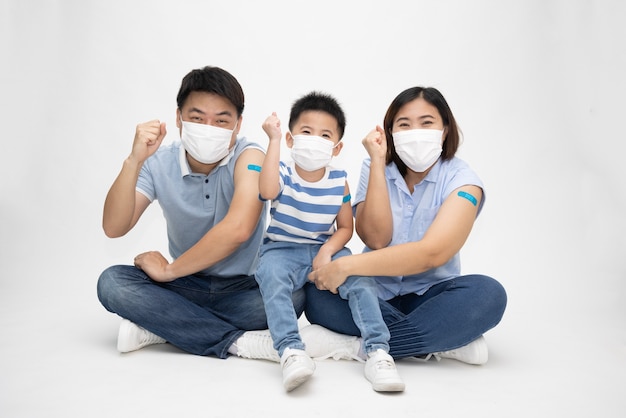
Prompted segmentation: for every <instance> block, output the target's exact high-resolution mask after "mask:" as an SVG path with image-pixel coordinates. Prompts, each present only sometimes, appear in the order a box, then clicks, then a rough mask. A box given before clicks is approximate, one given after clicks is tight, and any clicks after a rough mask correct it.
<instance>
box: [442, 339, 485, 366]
mask: <svg viewBox="0 0 626 418" xmlns="http://www.w3.org/2000/svg"><path fill="white" fill-rule="evenodd" d="M433 356H435V357H441V358H450V359H454V360H458V361H462V362H463V363H468V364H485V363H487V360H488V358H489V350H488V349H487V341H485V337H483V336H482V335H481V336H480V337H478V338H477V339H475V340H474V341H472V342H471V343H469V344H467V345H464V346H463V347H459V348H455V349H454V350H449V351H442V352H440V353H433Z"/></svg>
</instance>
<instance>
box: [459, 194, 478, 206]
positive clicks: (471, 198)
mask: <svg viewBox="0 0 626 418" xmlns="http://www.w3.org/2000/svg"><path fill="white" fill-rule="evenodd" d="M457 196H460V197H464V198H466V199H467V200H469V201H470V202H472V204H473V205H474V206H476V204H477V203H478V201H477V200H476V198H475V197H474V196H472V195H471V194H469V193H467V192H464V191H462V190H461V191H460V192H458V193H457Z"/></svg>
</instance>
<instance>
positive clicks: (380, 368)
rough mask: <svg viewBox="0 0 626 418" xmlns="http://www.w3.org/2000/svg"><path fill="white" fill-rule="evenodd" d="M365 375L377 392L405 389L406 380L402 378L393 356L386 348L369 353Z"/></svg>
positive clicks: (401, 390)
mask: <svg viewBox="0 0 626 418" xmlns="http://www.w3.org/2000/svg"><path fill="white" fill-rule="evenodd" d="M365 377H366V378H367V380H369V381H370V382H371V383H372V388H373V389H374V390H375V391H376V392H403V391H404V382H403V381H402V379H400V375H399V374H398V370H397V369H396V364H395V363H394V361H393V357H391V356H390V355H389V354H388V353H387V352H385V351H384V350H381V349H378V350H376V351H374V352H372V353H369V354H368V358H367V361H366V362H365Z"/></svg>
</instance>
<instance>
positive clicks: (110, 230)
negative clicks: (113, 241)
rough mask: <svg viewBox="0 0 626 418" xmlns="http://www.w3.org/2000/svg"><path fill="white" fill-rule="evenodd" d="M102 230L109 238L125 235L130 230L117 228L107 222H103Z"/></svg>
mask: <svg viewBox="0 0 626 418" xmlns="http://www.w3.org/2000/svg"><path fill="white" fill-rule="evenodd" d="M102 230H103V231H104V235H106V236H107V238H119V237H123V236H124V235H126V233H127V232H128V230H123V229H121V228H116V227H115V226H111V225H108V224H105V223H103V224H102Z"/></svg>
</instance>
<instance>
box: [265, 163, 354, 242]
mask: <svg viewBox="0 0 626 418" xmlns="http://www.w3.org/2000/svg"><path fill="white" fill-rule="evenodd" d="M279 170H280V192H279V194H278V197H276V198H275V199H274V200H273V201H272V206H271V209H270V217H271V219H270V224H269V227H268V228H267V231H266V233H265V241H267V240H268V239H269V240H272V241H286V242H295V243H304V244H323V243H325V242H326V240H327V239H328V238H329V237H330V236H331V235H332V234H333V233H334V232H335V230H336V225H335V219H336V217H337V213H339V209H341V205H343V203H345V202H349V201H350V195H347V196H345V197H344V192H345V187H346V180H347V174H346V172H345V171H344V170H339V169H335V168H332V167H327V168H326V173H324V177H323V178H322V179H321V180H319V181H317V182H314V183H310V182H308V181H305V180H303V179H302V178H301V177H300V176H299V175H298V173H297V172H296V168H295V164H294V163H293V162H291V163H289V165H287V164H285V163H284V162H282V161H281V162H280V167H279Z"/></svg>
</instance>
